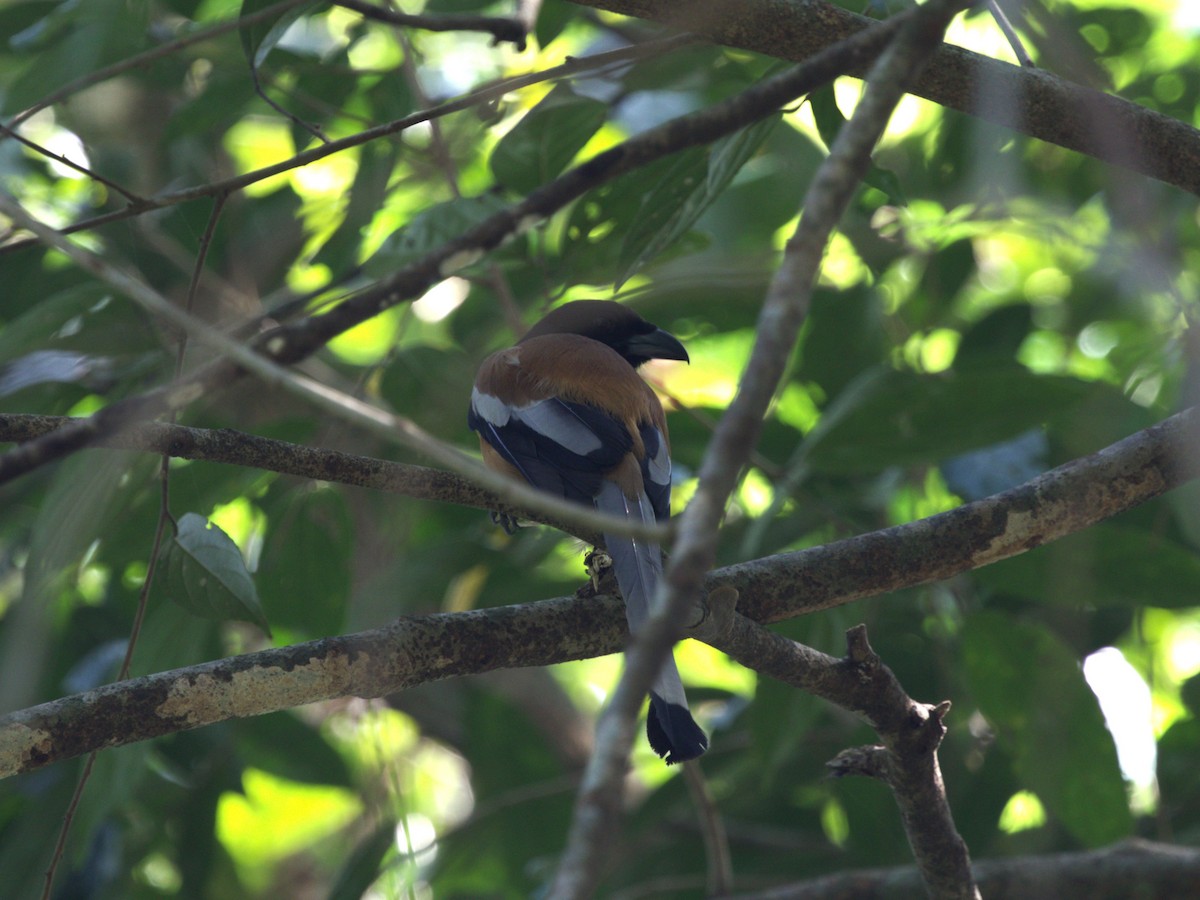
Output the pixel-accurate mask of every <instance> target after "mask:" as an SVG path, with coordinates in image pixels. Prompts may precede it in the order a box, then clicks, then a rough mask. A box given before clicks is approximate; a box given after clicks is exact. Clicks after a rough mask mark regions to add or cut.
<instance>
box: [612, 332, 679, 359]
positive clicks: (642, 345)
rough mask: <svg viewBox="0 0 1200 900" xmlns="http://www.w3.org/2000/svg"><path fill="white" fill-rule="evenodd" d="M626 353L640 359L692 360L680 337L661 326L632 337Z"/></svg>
mask: <svg viewBox="0 0 1200 900" xmlns="http://www.w3.org/2000/svg"><path fill="white" fill-rule="evenodd" d="M625 355H626V356H627V357H634V358H638V359H681V360H683V361H684V362H686V363H690V362H691V359H689V358H688V353H687V351H686V350H685V349H683V344H681V343H679V339H678V338H677V337H675V335H673V334H671V333H670V332H669V331H663V330H662V329H661V328H655V329H654V330H653V331H651V332H649V333H648V334H639V335H636V336H635V337H632V338H630V339H629V342H628V344H626V353H625Z"/></svg>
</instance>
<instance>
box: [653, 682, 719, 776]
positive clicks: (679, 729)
mask: <svg viewBox="0 0 1200 900" xmlns="http://www.w3.org/2000/svg"><path fill="white" fill-rule="evenodd" d="M651 700H652V701H657V702H651V704H650V714H649V715H648V716H647V717H646V737H647V738H649V740H650V748H651V749H652V750H653V751H654V752H655V753H657V754H658V755H659V756H661V757H662V758H663V760H664V761H665V762H666V764H667V765H668V766H670V765H674V764H675V763H681V762H687V761H688V760H689V759H696V758H697V757H699V756H703V755H704V751H705V750H707V749H708V736H707V735H706V734H705V733H704V732H703V731H702V730H701V728H700V726H699V725H697V724H696V720H695V719H693V718H692V714H691V713H690V712H688V709H687V707H686V706H679V705H677V704H674V703H667V702H665V701H662V700H658V698H657V697H652V698H651Z"/></svg>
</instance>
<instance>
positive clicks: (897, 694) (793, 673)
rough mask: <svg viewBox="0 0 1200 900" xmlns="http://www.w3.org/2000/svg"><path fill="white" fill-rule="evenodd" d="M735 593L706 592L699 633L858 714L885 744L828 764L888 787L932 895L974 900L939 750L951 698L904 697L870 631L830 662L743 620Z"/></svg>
mask: <svg viewBox="0 0 1200 900" xmlns="http://www.w3.org/2000/svg"><path fill="white" fill-rule="evenodd" d="M736 602H737V592H736V591H734V590H733V589H732V588H719V589H718V590H716V591H714V592H713V593H712V594H711V595H709V598H708V602H707V604H706V610H707V615H706V617H705V619H704V621H703V622H702V624H701V626H700V627H699V628H698V629H694V630H693V632H692V634H693V636H695V637H697V638H699V639H700V640H702V641H704V642H705V643H707V644H710V645H711V646H713V647H716V648H717V649H718V650H721V651H722V652H724V653H725V654H727V655H728V656H730V657H731V658H732V659H735V660H737V661H738V662H740V663H741V664H742V665H745V666H748V667H749V668H752V669H754V670H756V671H757V672H759V673H760V674H763V675H768V676H770V677H772V678H776V679H778V680H780V681H782V682H784V683H785V684H790V685H792V686H793V687H797V688H799V689H800V690H802V691H805V692H806V693H809V694H813V695H814V696H817V697H821V698H823V699H825V700H828V701H830V702H831V703H835V704H837V705H838V706H841V707H842V708H844V709H847V710H850V711H851V712H853V713H856V714H857V715H860V716H862V717H863V718H864V719H866V721H867V722H868V723H870V725H871V726H872V727H873V728H874V729H875V731H876V732H877V733H878V735H879V738H880V740H881V741H882V742H883V745H882V746H869V747H855V748H853V749H850V750H844V751H842V752H841V753H840V754H838V756H837V757H836V758H835V759H833V760H832V761H830V762H829V763H828V765H829V768H830V771H831V772H832V773H833V774H834V775H837V776H846V775H866V776H868V777H871V778H877V779H879V780H880V781H882V782H884V783H885V784H886V785H888V787H889V788H891V790H892V793H893V795H894V796H895V798H896V803H897V805H898V806H899V807H900V814H901V819H902V821H903V823H904V830H905V832H906V834H907V835H908V841H909V845H910V846H911V847H912V851H913V856H914V858H915V859H916V861H917V867H918V868H919V869H920V872H921V876H922V878H923V880H924V882H925V886H926V889H927V891H928V893H929V896H930V897H933V898H937V900H977V898H978V897H979V892H978V889H977V888H976V887H975V883H974V880H973V876H972V874H971V860H970V855H969V854H968V852H967V845H966V843H964V841H963V840H962V838H961V837H960V836H959V834H958V832H957V831H956V830H955V827H954V819H953V817H952V816H951V814H950V804H949V802H948V801H947V799H946V788H945V785H944V783H943V782H942V774H941V769H940V768H939V766H938V759H937V749H938V747H939V746H940V745H941V742H942V738H943V737H944V736H945V734H946V726H945V725H944V724H943V719H944V718H945V716H946V714H947V713H948V712H949V711H950V703H949V701H945V702H942V703H939V704H938V705H936V706H930V705H928V704H925V703H917V702H916V701H914V700H913V699H912V698H910V697H909V696H908V694H907V693H906V692H905V691H904V688H903V687H902V686H901V685H900V682H899V681H897V680H896V676H895V675H894V674H893V673H892V670H891V669H889V668H888V667H887V666H886V665H884V664H883V661H882V660H881V659H880V658H879V656H878V654H876V653H875V651H874V650H873V649H872V648H871V645H870V643H869V642H868V640H867V628H866V626H865V625H856V626H855V627H854V628H851V629H850V630H849V631H847V632H846V656H845V657H844V658H842V659H836V658H835V657H832V656H828V655H826V654H824V653H821V652H820V651H817V650H813V649H812V648H810V647H806V646H804V645H803V644H798V643H796V642H795V641H791V640H788V639H787V638H785V637H783V636H781V635H779V634H776V633H775V632H773V631H769V630H768V629H766V628H764V627H762V626H761V625H759V624H758V623H757V622H754V621H752V620H751V619H748V618H746V617H745V616H743V615H740V614H738V613H737V612H736V611H735V609H734V607H735V605H736Z"/></svg>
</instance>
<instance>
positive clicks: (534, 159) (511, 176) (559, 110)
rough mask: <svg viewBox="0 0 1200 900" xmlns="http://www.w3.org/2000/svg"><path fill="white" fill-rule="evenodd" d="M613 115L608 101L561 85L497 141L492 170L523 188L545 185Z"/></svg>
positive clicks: (503, 180) (507, 183)
mask: <svg viewBox="0 0 1200 900" xmlns="http://www.w3.org/2000/svg"><path fill="white" fill-rule="evenodd" d="M607 115H608V106H607V105H605V104H603V103H601V102H600V101H599V100H592V99H591V98H589V97H580V96H579V95H577V94H576V93H575V92H574V91H572V90H571V89H570V88H569V87H567V86H566V85H559V86H558V87H556V88H555V89H554V90H552V91H551V92H550V93H549V94H547V95H546V97H545V98H544V99H543V100H542V102H541V103H539V104H538V105H537V106H535V107H534V108H533V109H531V110H530V111H529V112H527V113H526V114H525V116H524V117H523V118H522V119H521V121H520V122H518V123H517V124H516V125H515V126H513V129H512V130H511V131H510V132H509V133H508V134H506V135H505V136H504V137H502V138H501V139H500V142H499V143H498V144H496V147H495V149H493V150H492V157H491V167H492V174H493V175H495V176H496V180H497V181H498V182H500V183H501V184H503V185H504V186H505V187H508V188H511V189H512V190H514V191H519V192H522V193H525V192H528V191H531V190H533V189H534V188H535V187H537V186H538V185H540V184H545V183H546V182H547V181H549V180H550V179H551V178H553V177H554V176H556V175H558V174H559V173H560V172H561V171H562V170H563V169H564V168H566V166H567V164H568V163H569V162H570V161H571V160H572V159H574V158H575V154H577V153H578V152H579V151H580V150H582V149H583V147H584V145H585V144H586V143H587V142H588V141H589V140H591V138H592V135H593V134H595V133H596V132H597V131H598V130H599V129H600V126H601V125H603V124H604V119H605V116H607Z"/></svg>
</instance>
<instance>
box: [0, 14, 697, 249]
mask: <svg viewBox="0 0 1200 900" xmlns="http://www.w3.org/2000/svg"><path fill="white" fill-rule="evenodd" d="M290 3H291V0H289V4H290ZM695 41H696V38H694V37H691V36H689V35H682V36H675V37H670V38H664V39H663V40H661V41H650V42H648V43H645V44H639V45H637V46H634V47H621V48H619V49H617V50H609V51H606V52H604V53H597V54H594V55H592V56H585V57H572V58H568V59H567V61H566V62H564V63H562V64H560V65H557V66H553V67H551V68H549V69H543V70H541V71H539V72H530V73H528V74H525V75H516V76H514V77H512V78H505V79H503V80H501V81H497V82H495V83H494V84H490V85H487V86H485V87H482V88H479V89H477V90H474V91H470V92H468V93H466V94H462V95H461V96H459V97H456V98H455V99H453V100H447V101H445V102H444V103H439V104H438V105H437V106H433V107H430V108H429V109H423V110H418V111H417V112H414V113H411V114H409V115H407V116H405V117H403V118H401V119H396V120H394V121H391V122H385V123H384V124H382V125H376V126H375V127H374V128H368V129H366V130H364V131H360V132H357V133H355V134H351V135H347V136H346V137H344V138H339V139H338V140H336V141H330V142H329V143H328V144H323V145H321V146H319V147H312V148H310V149H309V150H306V151H304V152H302V153H298V154H296V155H295V156H292V157H289V158H288V159H285V160H282V161H280V162H277V163H272V164H271V165H269V166H264V167H263V168H261V169H254V170H253V171H250V172H243V173H241V174H239V175H233V176H230V177H229V178H224V179H221V180H220V181H213V182H209V183H208V184H203V185H197V186H195V187H190V188H184V189H182V190H178V191H169V192H167V193H163V194H158V195H157V196H154V197H148V198H144V199H143V200H142V201H141V202H139V203H134V204H130V205H129V206H127V207H125V208H124V209H119V210H115V211H113V212H110V213H104V214H102V215H99V216H93V217H92V218H90V219H84V220H83V221H80V222H75V223H74V224H72V225H68V226H65V227H64V228H62V229H60V231H61V232H62V233H63V234H75V233H77V232H80V231H90V230H91V229H94V228H99V227H100V226H102V225H109V224H112V223H113V222H120V221H122V220H124V219H128V218H131V217H133V216H140V215H144V214H146V213H148V212H153V211H155V210H159V209H166V208H167V207H171V206H177V205H179V204H180V203H187V202H190V201H192V200H199V199H201V198H204V197H213V196H216V195H217V194H221V193H231V192H233V191H240V190H242V189H243V188H246V187H248V186H249V185H252V184H256V183H258V182H260V181H265V180H266V179H268V178H272V177H274V176H276V175H279V174H281V173H283V172H288V171H291V170H292V169H298V168H301V167H302V166H306V165H308V164H310V163H313V162H316V161H318V160H321V159H324V158H325V157H327V156H331V155H333V154H335V153H340V152H342V151H343V150H348V149H350V148H352V147H357V146H360V145H362V144H366V143H369V142H370V141H373V140H377V139H379V138H382V137H387V136H389V135H393V134H397V133H398V132H401V131H404V130H405V129H406V128H411V127H412V126H413V125H419V124H421V123H424V122H429V121H432V120H434V119H436V118H440V117H442V116H448V115H450V114H452V113H456V112H461V111H463V110H466V109H471V108H472V107H475V106H479V105H482V104H485V103H492V102H495V101H497V100H499V99H500V98H502V97H503V96H504V95H505V94H508V93H510V92H512V91H516V90H520V89H522V88H526V87H529V86H531V85H534V84H540V83H542V82H545V81H554V80H556V79H559V78H565V77H568V76H570V75H576V74H579V73H581V72H588V71H592V70H594V69H604V68H607V67H610V66H616V65H622V64H624V63H627V62H630V61H632V60H635V59H641V58H643V57H646V56H653V55H656V54H661V53H663V52H668V51H670V50H673V49H675V48H677V47H682V46H686V45H687V44H691V43H695ZM14 121H16V120H14ZM10 127H11V126H10ZM36 244H37V241H36V240H33V239H29V240H16V241H10V242H8V243H6V244H3V245H0V255H3V254H4V253H8V252H11V251H14V250H20V249H22V248H25V247H31V246H34V245H36Z"/></svg>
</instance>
